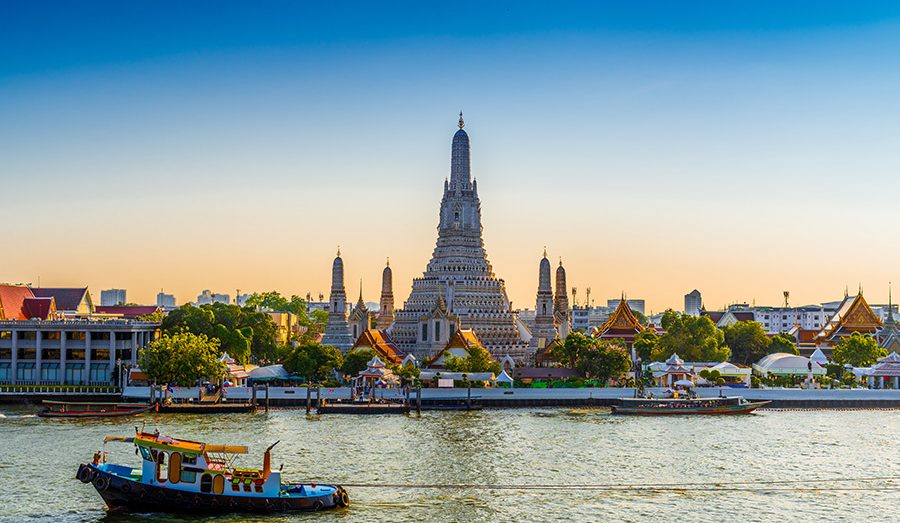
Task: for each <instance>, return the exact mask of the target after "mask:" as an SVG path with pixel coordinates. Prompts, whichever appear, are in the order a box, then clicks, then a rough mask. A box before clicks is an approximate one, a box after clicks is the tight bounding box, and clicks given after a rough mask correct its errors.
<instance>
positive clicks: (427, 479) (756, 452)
mask: <svg viewBox="0 0 900 523" xmlns="http://www.w3.org/2000/svg"><path fill="white" fill-rule="evenodd" d="M0 412H2V415H0V485H2V488H0V521H4V522H5V521H98V520H103V521H153V522H157V521H198V520H200V521H215V522H234V521H266V522H280V521H346V522H351V521H361V522H362V521H364V522H371V521H573V520H581V521H666V522H671V521H688V520H689V521H776V520H781V521H813V520H827V521H862V520H873V519H878V520H887V519H890V518H891V517H892V516H890V514H896V513H897V506H898V502H900V481H890V480H879V481H874V482H869V483H863V482H860V481H850V482H845V483H824V482H822V483H810V484H807V483H792V484H785V483H775V482H783V481H786V480H787V481H796V480H806V479H824V480H833V479H835V478H844V479H851V478H853V479H856V478H872V477H879V478H884V477H892V476H893V477H900V411H761V412H758V413H757V414H754V415H750V416H735V417H671V418H642V417H616V416H611V415H609V411H608V410H606V409H563V408H557V409H509V410H484V411H480V412H468V413H466V412H423V413H422V415H421V416H420V417H417V416H415V415H410V416H402V415H379V416H345V415H329V416H321V417H318V416H310V417H307V416H306V415H305V414H304V412H303V411H297V410H279V411H271V412H269V413H264V412H259V413H256V414H234V415H221V416H210V415H207V416H202V415H147V416H141V417H136V418H125V419H110V420H91V421H87V420H83V421H68V420H45V419H41V418H36V417H34V416H33V415H30V414H29V412H28V411H26V410H22V409H17V408H11V407H4V406H0ZM142 422H146V427H147V429H148V430H154V429H156V428H159V430H160V431H161V432H163V433H166V434H169V435H172V436H176V437H179V436H180V437H183V438H186V439H194V440H201V441H208V442H215V443H228V444H247V445H249V446H250V454H249V455H247V456H244V457H243V458H242V461H241V463H242V464H244V465H246V466H254V467H258V466H261V464H262V452H263V450H264V449H265V447H266V446H268V445H270V444H271V443H274V442H275V441H276V440H281V443H280V444H279V445H278V446H277V447H276V448H275V451H274V453H273V454H274V456H273V464H274V466H276V467H277V466H278V465H280V464H282V463H283V464H284V471H285V476H286V478H287V479H288V480H290V481H305V480H318V481H320V482H326V481H327V482H336V483H407V484H425V483H428V484H434V483H454V484H460V483H465V484H472V483H477V484H507V485H508V484H547V483H554V484H562V485H565V484H616V485H623V484H628V485H634V484H647V483H655V484H659V483H679V482H682V483H692V484H703V485H713V484H714V483H715V482H729V483H733V482H736V481H737V482H740V481H763V482H773V483H769V484H767V485H751V486H750V487H752V489H750V490H746V489H747V487H748V486H747V485H738V486H737V487H739V488H743V489H745V490H730V491H718V492H711V491H708V490H686V491H677V492H673V491H655V490H651V489H645V490H637V491H628V492H609V491H600V490H590V491H535V490H524V491H522V490H519V491H517V490H500V491H491V490H484V489H464V490H452V489H448V490H441V489H437V490H426V489H409V490H405V489H378V488H367V487H349V488H348V491H349V493H350V497H351V505H350V507H349V508H347V509H344V510H340V511H337V512H329V513H319V514H296V515H289V516H284V515H277V516H255V517H249V518H248V517H247V516H224V517H214V518H186V517H172V516H168V515H165V514H141V515H128V516H114V515H107V513H106V511H105V508H104V505H103V503H102V501H101V499H100V497H99V496H98V495H97V493H96V492H95V491H94V489H93V487H91V486H90V485H83V484H81V483H80V482H78V481H76V480H74V479H73V477H74V474H75V471H76V469H77V466H78V464H79V463H81V462H86V461H88V460H89V459H90V457H91V455H92V453H93V452H94V451H95V450H97V449H98V448H100V447H101V445H102V444H101V439H102V438H103V436H104V435H123V436H127V435H130V434H132V433H133V432H134V427H135V425H140V424H141V423H142ZM106 450H108V451H109V452H110V455H109V460H110V461H111V462H117V463H123V464H132V465H134V466H138V464H139V459H138V457H137V456H135V455H134V452H133V447H132V446H131V445H126V444H121V443H119V444H109V445H107V446H106ZM867 485H871V486H875V487H878V488H879V489H881V490H872V489H864V490H859V489H858V488H859V487H864V486H867ZM822 486H842V487H845V488H848V489H851V488H852V489H858V490H841V491H835V490H811V489H810V487H822ZM732 487H735V485H732ZM796 487H800V488H801V489H806V490H797V489H796ZM894 517H895V516H894Z"/></svg>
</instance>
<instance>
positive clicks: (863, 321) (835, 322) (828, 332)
mask: <svg viewBox="0 0 900 523" xmlns="http://www.w3.org/2000/svg"><path fill="white" fill-rule="evenodd" d="M882 326H883V325H882V323H881V320H880V319H879V318H878V315H877V314H875V313H874V312H873V311H872V308H871V307H869V304H868V303H867V302H866V299H865V298H864V297H863V295H862V293H861V292H860V293H859V294H857V295H856V296H846V297H844V301H842V302H841V305H840V306H839V307H838V309H837V312H835V313H834V316H832V317H831V319H830V320H828V322H827V323H826V324H825V326H824V327H822V330H820V331H819V332H818V334H816V335H815V337H814V338H813V341H814V342H815V345H816V348H818V349H821V351H822V352H823V353H824V354H825V355H826V356H829V357H830V356H831V352H832V351H833V350H834V346H835V345H837V344H838V343H839V342H840V341H841V340H842V339H843V338H846V337H849V336H850V335H851V334H853V333H854V332H859V333H860V334H868V335H870V336H875V335H876V334H877V333H878V332H879V331H880V330H881V328H882Z"/></svg>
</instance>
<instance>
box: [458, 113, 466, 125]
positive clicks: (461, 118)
mask: <svg viewBox="0 0 900 523" xmlns="http://www.w3.org/2000/svg"><path fill="white" fill-rule="evenodd" d="M465 126H466V122H464V121H463V117H462V111H460V112H459V128H460V129H462V128H463V127H465Z"/></svg>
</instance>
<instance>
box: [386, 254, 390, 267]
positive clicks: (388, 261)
mask: <svg viewBox="0 0 900 523" xmlns="http://www.w3.org/2000/svg"><path fill="white" fill-rule="evenodd" d="M385 265H387V266H388V267H390V266H391V257H390V256H388V257H387V262H385Z"/></svg>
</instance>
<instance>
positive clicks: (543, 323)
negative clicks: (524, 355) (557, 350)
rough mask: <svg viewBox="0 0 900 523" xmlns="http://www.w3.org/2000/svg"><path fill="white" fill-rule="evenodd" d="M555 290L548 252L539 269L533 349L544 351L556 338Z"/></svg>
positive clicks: (532, 330) (545, 253)
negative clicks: (552, 285) (551, 286)
mask: <svg viewBox="0 0 900 523" xmlns="http://www.w3.org/2000/svg"><path fill="white" fill-rule="evenodd" d="M553 320H554V317H553V289H551V288H550V260H548V259H547V250H546V249H544V257H543V258H541V264H540V267H539V269H538V290H537V300H536V301H535V304H534V327H533V328H532V329H531V336H532V337H531V347H532V348H533V349H543V348H544V347H545V346H546V345H547V344H549V343H550V342H551V341H553V340H554V339H555V338H556V326H555V325H554V324H553Z"/></svg>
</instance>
